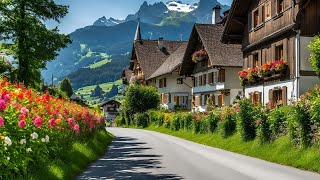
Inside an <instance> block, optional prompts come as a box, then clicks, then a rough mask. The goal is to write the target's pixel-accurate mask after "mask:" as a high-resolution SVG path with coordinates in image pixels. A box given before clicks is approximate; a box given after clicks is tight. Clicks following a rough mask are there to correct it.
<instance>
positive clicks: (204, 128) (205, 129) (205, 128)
mask: <svg viewBox="0 0 320 180" xmlns="http://www.w3.org/2000/svg"><path fill="white" fill-rule="evenodd" d="M208 119H209V118H208V117H207V116H206V117H204V118H202V119H200V133H201V134H207V133H209V120H208Z"/></svg>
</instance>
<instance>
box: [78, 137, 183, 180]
mask: <svg viewBox="0 0 320 180" xmlns="http://www.w3.org/2000/svg"><path fill="white" fill-rule="evenodd" d="M150 149H151V148H149V147H148V146H147V144H146V143H142V142H139V141H138V140H137V139H134V138H130V137H116V138H115V139H114V141H113V142H112V143H111V145H110V146H109V150H108V153H106V154H105V155H104V157H102V158H100V159H99V160H98V161H96V162H95V163H93V164H92V165H91V166H90V168H89V169H87V170H86V171H85V172H84V173H83V174H82V175H81V176H79V177H78V178H77V179H137V180H143V179H147V180H149V179H151V180H152V179H169V180H178V179H183V178H182V177H180V176H177V175H174V174H153V173H152V172H150V171H151V169H153V170H154V169H158V168H163V167H161V157H162V156H160V155H155V154H150V153H147V151H148V150H150ZM138 170H139V171H138Z"/></svg>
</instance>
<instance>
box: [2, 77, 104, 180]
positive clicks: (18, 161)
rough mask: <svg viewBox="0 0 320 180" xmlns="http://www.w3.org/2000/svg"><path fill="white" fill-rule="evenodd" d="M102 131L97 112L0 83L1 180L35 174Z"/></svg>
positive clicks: (101, 123)
mask: <svg viewBox="0 0 320 180" xmlns="http://www.w3.org/2000/svg"><path fill="white" fill-rule="evenodd" d="M103 127H104V118H103V117H102V116H100V115H99V114H98V112H96V111H91V110H89V109H87V108H84V107H81V106H79V105H77V104H75V103H73V102H69V101H67V100H65V99H56V98H54V97H52V96H50V95H49V94H48V93H47V94H40V93H37V92H35V91H34V90H33V89H28V88H26V87H24V86H23V85H21V84H14V85H13V84H10V83H9V82H7V81H6V80H5V79H4V80H1V81H0V156H1V157H2V158H1V159H0V168H1V174H0V179H14V177H18V176H25V175H27V174H30V173H32V172H34V171H36V170H37V169H38V168H41V166H43V165H45V164H46V163H47V162H49V161H50V159H58V158H59V157H62V155H63V153H64V151H65V150H66V149H69V148H70V146H71V144H72V142H73V141H75V140H79V139H82V140H86V139H88V138H89V137H90V135H91V134H92V133H93V131H95V130H98V129H101V128H103Z"/></svg>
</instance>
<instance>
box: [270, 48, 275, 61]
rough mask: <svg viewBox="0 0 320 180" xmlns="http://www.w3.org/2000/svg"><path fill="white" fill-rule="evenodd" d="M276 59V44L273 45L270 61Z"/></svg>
mask: <svg viewBox="0 0 320 180" xmlns="http://www.w3.org/2000/svg"><path fill="white" fill-rule="evenodd" d="M275 59H276V45H275V44H272V45H271V59H270V60H269V61H273V60H275Z"/></svg>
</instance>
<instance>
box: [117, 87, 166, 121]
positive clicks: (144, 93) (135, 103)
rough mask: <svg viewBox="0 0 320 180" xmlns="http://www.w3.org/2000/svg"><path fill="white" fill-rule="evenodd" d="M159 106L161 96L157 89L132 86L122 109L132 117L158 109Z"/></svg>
mask: <svg viewBox="0 0 320 180" xmlns="http://www.w3.org/2000/svg"><path fill="white" fill-rule="evenodd" d="M159 105H160V95H159V93H158V90H157V89H156V88H155V87H151V86H142V85H130V86H129V88H128V90H127V92H126V95H125V98H124V101H123V103H122V106H121V108H122V110H123V111H124V112H125V113H127V114H128V115H129V116H131V117H132V116H133V115H134V114H136V113H143V112H146V111H148V110H150V109H156V108H158V107H159Z"/></svg>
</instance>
